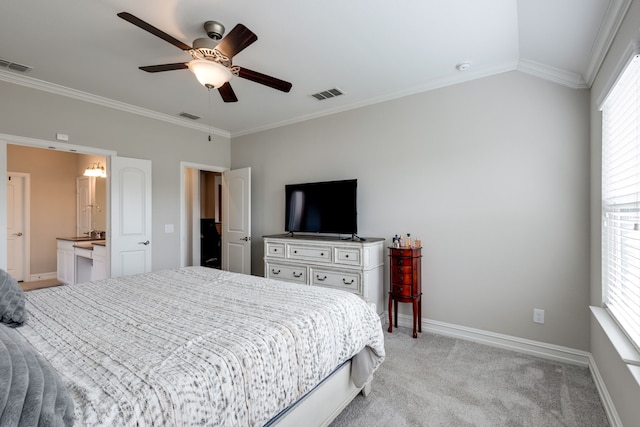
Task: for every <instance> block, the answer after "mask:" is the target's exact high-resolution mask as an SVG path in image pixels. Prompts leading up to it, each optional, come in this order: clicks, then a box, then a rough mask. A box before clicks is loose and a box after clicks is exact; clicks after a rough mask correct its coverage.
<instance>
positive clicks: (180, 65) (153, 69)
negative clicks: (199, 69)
mask: <svg viewBox="0 0 640 427" xmlns="http://www.w3.org/2000/svg"><path fill="white" fill-rule="evenodd" d="M138 68H140V69H141V70H142V71H146V72H147V73H159V72H161V71H173V70H184V69H185V68H189V67H188V66H187V64H186V62H176V63H174V64H160V65H146V66H144V67H138Z"/></svg>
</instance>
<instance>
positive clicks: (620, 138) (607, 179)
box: [602, 55, 640, 349]
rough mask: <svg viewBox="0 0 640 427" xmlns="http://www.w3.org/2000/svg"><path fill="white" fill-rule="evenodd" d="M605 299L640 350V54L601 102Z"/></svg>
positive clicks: (609, 308) (607, 305) (608, 307)
mask: <svg viewBox="0 0 640 427" xmlns="http://www.w3.org/2000/svg"><path fill="white" fill-rule="evenodd" d="M602 118H603V122H602V126H603V129H602V274H603V281H602V285H603V297H604V303H605V306H606V307H607V309H608V310H609V312H610V313H611V314H612V316H613V317H614V318H615V319H616V321H617V322H618V324H619V325H620V327H621V328H622V329H623V330H624V332H625V333H626V334H627V336H628V337H629V338H630V339H631V341H632V342H633V343H634V345H635V346H636V348H637V349H640V55H635V56H634V57H633V58H632V59H631V61H630V63H629V64H628V65H627V66H626V68H625V69H624V70H623V72H622V74H621V75H620V77H619V79H618V81H617V82H616V83H615V85H614V86H613V88H612V89H611V92H610V93H609V94H608V96H607V98H606V99H605V101H604V103H603V106H602Z"/></svg>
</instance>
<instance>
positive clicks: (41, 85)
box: [0, 70, 231, 138]
mask: <svg viewBox="0 0 640 427" xmlns="http://www.w3.org/2000/svg"><path fill="white" fill-rule="evenodd" d="M0 81H4V82H7V83H12V84H16V85H20V86H25V87H28V88H31V89H36V90H41V91H45V92H49V93H53V94H56V95H61V96H66V97H68V98H73V99H77V100H80V101H84V102H90V103H92V104H97V105H101V106H103V107H108V108H113V109H115V110H120V111H124V112H126V113H131V114H137V115H139V116H144V117H148V118H151V119H155V120H160V121H163V122H166V123H171V124H173V125H178V126H182V127H186V128H190V129H195V130H197V131H201V132H205V133H213V134H215V135H218V136H222V137H226V138H230V137H231V134H230V133H229V132H227V131H226V130H222V129H218V128H214V127H209V126H207V125H203V124H200V123H190V122H187V121H185V120H184V119H180V118H178V117H173V116H170V115H168V114H163V113H158V112H156V111H152V110H148V109H146V108H141V107H136V106H135V105H131V104H127V103H124V102H120V101H114V100H113V99H109V98H105V97H102V96H98V95H93V94H91V93H87V92H82V91H80V90H76V89H71V88H68V87H65V86H61V85H57V84H54V83H49V82H46V81H44V80H38V79H34V78H31V77H28V76H21V75H19V74H16V73H12V72H9V71H4V70H0Z"/></svg>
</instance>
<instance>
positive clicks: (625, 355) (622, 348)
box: [589, 306, 640, 385]
mask: <svg viewBox="0 0 640 427" xmlns="http://www.w3.org/2000/svg"><path fill="white" fill-rule="evenodd" d="M589 309H590V310H591V313H592V314H593V317H594V318H595V319H596V320H597V321H598V323H600V326H601V327H602V330H603V331H604V333H605V334H606V335H607V337H608V338H609V340H610V341H611V345H613V348H615V349H616V352H617V353H618V355H619V356H620V358H621V359H622V361H623V362H624V363H626V364H628V365H636V366H640V353H639V352H638V350H636V348H635V347H634V345H633V344H632V343H631V341H630V340H629V338H627V336H626V335H625V334H624V332H622V329H620V327H619V326H618V324H617V323H616V321H615V320H613V318H612V317H611V315H609V313H608V312H607V310H606V309H604V308H602V307H594V306H590V307H589ZM638 385H640V383H638Z"/></svg>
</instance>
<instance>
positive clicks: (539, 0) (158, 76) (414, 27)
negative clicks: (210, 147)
mask: <svg viewBox="0 0 640 427" xmlns="http://www.w3.org/2000/svg"><path fill="white" fill-rule="evenodd" d="M629 3H630V0H482V1H480V0H397V1H395V2H390V1H388V0H386V1H382V0H323V1H319V0H318V1H301V0H270V1H264V0H163V1H158V0H136V1H131V0H101V1H78V0H56V1H50V0H15V1H2V2H0V58H1V59H4V60H8V61H11V62H15V63H18V64H22V65H27V66H30V67H33V69H32V70H31V71H28V72H26V73H19V72H16V71H12V70H8V69H7V68H6V67H5V68H2V67H0V80H4V81H9V82H13V83H18V84H24V85H27V86H33V87H37V88H40V89H45V90H49V91H52V92H57V93H63V94H66V95H70V96H74V97H78V98H81V99H88V100H91V101H94V102H98V103H102V104H106V105H110V106H114V107H116V108H123V109H125V110H127V111H133V112H136V113H139V114H143V115H147V116H151V117H157V118H160V119H163V120H169V121H173V122H177V123H181V124H184V125H185V126H190V127H195V128H200V129H203V130H206V129H208V127H209V126H213V127H214V132H215V133H219V134H223V135H230V136H238V135H242V134H246V133H250V132H255V131H258V130H262V129H268V128H271V127H274V126H279V125H282V124H287V123H293V122H296V121H300V120H304V119H306V118H311V117H317V116H321V115H325V114H329V113H332V112H338V111H343V110H347V109H351V108H356V107H359V106H363V105H368V104H372V103H376V102H380V101H384V100H388V99H393V98H397V97H400V96H405V95H409V94H413V93H418V92H422V91H426V90H430V89H434V88H438V87H443V86H447V85H451V84H455V83H460V82H463V81H467V80H471V79H475V78H479V77H484V76H488V75H493V74H497V73H502V72H505V71H511V70H516V69H518V70H521V71H524V72H527V73H530V74H534V75H537V76H540V77H543V78H547V79H550V80H553V81H556V82H558V83H561V84H565V85H568V86H571V87H575V88H581V87H589V86H590V85H591V83H592V81H593V78H594V75H595V73H596V72H597V68H598V66H599V65H600V63H601V61H602V57H603V55H604V54H605V53H606V49H607V48H608V46H609V43H610V38H611V35H612V34H613V32H614V31H615V30H616V29H617V25H618V24H619V22H620V20H621V18H622V15H623V14H624V12H625V11H626V8H627V7H628V4H629ZM122 11H126V12H130V13H131V14H133V15H135V16H137V17H138V18H140V19H142V20H144V21H146V22H148V23H149V24H151V25H153V26H155V27H157V28H159V29H161V30H163V31H164V32H166V33H168V34H170V35H172V36H173V37H175V38H177V39H179V40H181V41H183V42H185V43H186V44H188V45H191V44H192V42H193V40H194V39H196V38H199V37H204V36H205V35H204V30H203V29H202V24H203V23H204V22H205V21H208V20H216V21H220V22H221V23H223V24H224V25H225V26H226V29H227V32H229V31H230V30H231V29H232V28H233V27H234V26H235V25H236V24H237V23H242V24H244V25H246V26H247V27H248V28H249V29H251V30H252V31H253V32H254V33H256V34H257V36H258V41H256V42H255V43H253V44H252V45H251V46H249V47H248V48H246V49H245V50H244V51H242V52H241V53H239V54H238V55H236V56H235V57H234V64H236V65H240V66H245V67H247V68H249V69H252V70H255V71H259V72H262V73H265V74H268V75H271V76H274V77H278V78H280V79H283V80H286V81H289V82H291V83H292V84H293V88H292V90H291V92H289V93H283V92H279V91H276V90H274V89H271V88H268V87H266V86H262V85H259V84H256V83H254V82H251V81H248V80H244V79H241V78H237V77H236V78H234V79H233V80H232V81H231V85H232V87H233V89H234V90H235V93H236V95H237V97H238V99H239V101H238V102H237V103H224V102H222V99H221V98H220V96H219V94H218V93H217V92H212V93H211V97H209V94H208V91H207V89H206V88H204V87H203V86H201V85H200V84H199V83H198V82H197V80H196V79H195V76H193V75H192V74H191V72H189V71H188V70H179V71H168V72H163V73H155V74H151V73H146V72H144V71H141V70H139V69H138V67H139V66H142V65H155V64H164V63H173V62H182V61H184V62H187V61H189V60H190V59H191V58H190V56H189V55H188V54H187V53H185V52H182V51H180V50H179V49H177V48H176V47H175V46H172V45H171V44H169V43H167V42H165V41H163V40H161V39H159V38H157V37H155V36H153V35H151V34H149V33H147V32H145V31H143V30H141V29H140V28H138V27H136V26H134V25H132V24H130V23H129V22H126V21H124V20H122V19H120V18H119V17H117V16H116V14H117V13H118V12H122ZM464 61H468V62H470V63H471V68H470V69H469V70H467V71H464V72H460V71H458V70H457V69H456V65H457V64H458V63H460V62H464ZM331 88H339V89H341V90H342V91H343V92H344V93H345V94H344V95H342V96H340V97H337V98H333V99H330V100H325V101H317V100H316V99H314V98H312V97H311V96H310V94H312V93H315V92H319V91H323V90H326V89H331ZM181 112H187V113H190V114H194V115H197V116H200V117H201V119H199V120H197V121H191V120H189V119H184V118H181V117H179V116H178V115H179V114H180V113H181Z"/></svg>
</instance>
